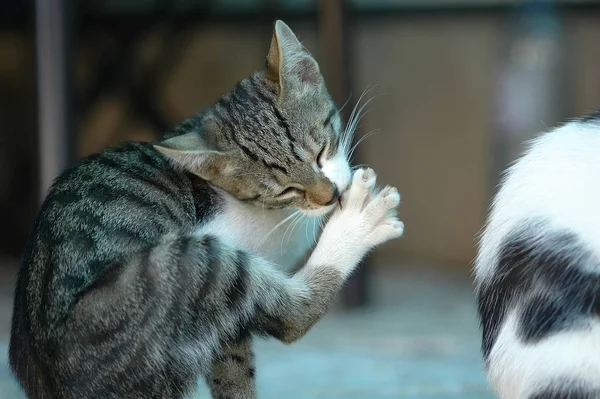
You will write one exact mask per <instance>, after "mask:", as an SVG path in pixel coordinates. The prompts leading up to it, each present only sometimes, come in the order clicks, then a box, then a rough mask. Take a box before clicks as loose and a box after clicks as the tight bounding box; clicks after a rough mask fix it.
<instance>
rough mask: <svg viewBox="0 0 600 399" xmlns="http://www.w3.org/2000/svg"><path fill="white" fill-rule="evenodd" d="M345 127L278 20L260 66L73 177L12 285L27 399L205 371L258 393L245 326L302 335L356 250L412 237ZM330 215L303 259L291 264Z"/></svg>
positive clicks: (73, 396)
mask: <svg viewBox="0 0 600 399" xmlns="http://www.w3.org/2000/svg"><path fill="white" fill-rule="evenodd" d="M350 130H351V129H350ZM351 133H352V132H351V131H349V130H348V129H344V128H343V126H342V122H341V120H340V117H339V112H338V109H337V108H336V106H335V105H334V103H333V102H332V100H331V97H330V95H329V94H328V92H327V89H326V87H325V84H324V81H323V78H322V76H321V74H320V72H319V67H318V65H317V63H316V62H315V60H314V59H313V58H312V57H311V55H310V54H309V53H308V52H307V51H306V50H305V49H304V47H303V46H302V45H301V44H300V42H299V41H298V39H297V38H296V37H295V35H294V34H293V32H292V31H291V30H290V28H289V27H288V26H287V25H285V24H284V23H283V22H281V21H277V22H276V24H275V33H274V36H273V40H272V43H271V48H270V50H269V53H268V56H267V61H266V66H265V69H264V70H262V71H259V72H257V73H255V74H253V75H251V76H250V77H249V78H246V79H244V80H242V81H241V82H239V83H238V84H237V85H236V86H235V88H234V89H233V90H232V91H231V92H230V93H228V94H226V95H225V96H224V97H222V98H221V99H220V100H219V101H218V102H217V103H216V104H214V105H213V106H211V107H209V108H208V109H206V110H204V111H203V112H201V113H200V114H198V115H196V116H193V117H191V118H190V119H188V120H186V121H185V122H183V123H182V124H181V125H180V126H178V127H177V128H175V129H174V130H173V131H172V132H170V133H168V134H166V135H165V136H164V137H163V139H161V140H160V141H158V142H156V143H125V144H122V145H120V146H117V147H115V148H111V149H107V150H105V151H104V152H102V153H99V154H95V155H92V156H90V157H89V158H87V159H85V160H83V161H82V162H80V163H79V164H78V165H76V166H74V167H72V168H70V169H69V170H67V171H65V172H64V173H63V174H62V175H61V176H60V177H58V179H57V180H56V181H55V183H54V184H53V186H52V188H51V190H50V192H49V194H48V196H47V198H46V200H45V201H44V203H43V205H42V209H41V211H40V214H39V216H38V218H37V221H36V223H35V227H34V230H33V233H32V235H31V239H30V241H29V243H28V246H27V248H26V252H25V255H24V258H23V261H22V265H21V269H20V272H19V276H18V283H17V288H16V293H15V302H14V313H13V320H12V334H11V340H10V355H9V356H10V365H11V368H12V370H13V372H14V374H15V375H16V377H17V379H18V381H19V382H20V384H21V385H22V387H23V388H24V390H25V392H26V393H27V395H28V396H29V397H30V398H36V399H49V398H61V399H87V398H105V399H109V398H132V399H134V398H140V399H141V398H144V399H148V398H183V397H187V396H188V395H190V394H191V393H193V391H194V389H195V388H196V386H197V382H198V379H199V378H200V377H201V376H204V377H205V379H206V381H207V384H208V386H209V388H210V390H211V392H212V395H213V397H215V398H220V399H225V398H229V399H240V398H255V397H256V389H255V368H254V360H253V354H252V349H251V339H252V336H253V335H263V336H271V337H275V338H276V339H278V340H281V341H283V342H285V343H291V342H293V341H295V340H297V339H299V338H301V337H302V336H303V335H304V334H305V333H306V332H307V330H308V329H309V328H310V327H311V326H312V325H313V324H314V323H315V322H317V321H318V320H319V318H321V317H322V316H323V314H324V313H325V312H326V310H327V308H328V306H329V305H330V304H331V303H332V301H333V300H334V298H335V296H336V294H337V293H338V291H339V290H340V288H341V286H342V284H343V283H344V281H345V280H346V278H347V277H348V276H349V275H350V274H351V273H352V271H353V270H354V268H355V267H356V266H357V265H358V263H359V261H360V260H361V258H362V257H363V256H364V255H365V254H366V253H367V252H368V251H370V250H371V249H372V248H373V247H375V246H377V245H379V244H382V243H384V242H386V241H388V240H391V239H393V238H397V237H399V236H400V235H401V234H402V231H403V224H402V223H401V222H400V221H399V220H398V219H397V218H396V213H395V209H396V207H397V205H398V203H399V200H400V196H399V194H398V192H397V190H396V189H395V188H392V187H385V188H383V189H381V190H379V189H376V188H375V174H374V172H373V171H372V170H371V169H357V170H355V171H354V172H352V170H351V168H350V167H349V164H348V161H347V154H348V147H349V141H350V135H351ZM325 215H330V217H329V219H328V220H327V222H326V225H325V227H324V228H323V231H322V233H321V235H320V237H319V240H318V243H317V245H316V247H315V248H314V250H313V252H312V254H311V256H310V258H309V260H308V261H307V263H306V264H305V265H304V266H303V267H302V268H300V269H299V270H298V271H296V272H295V273H292V272H291V271H286V269H288V268H289V267H291V266H293V265H294V264H295V263H296V262H299V261H300V260H301V258H302V256H303V254H304V253H305V252H306V251H307V250H308V249H309V247H310V245H311V243H312V240H313V239H314V238H315V237H316V236H315V234H316V230H315V229H314V228H312V226H313V225H318V224H319V223H320V222H321V218H323V217H324V216H325ZM294 217H298V218H300V217H302V223H303V225H302V227H301V228H299V229H296V230H294V231H295V232H292V233H289V234H286V232H284V234H281V230H278V228H279V227H280V226H281V225H284V223H285V222H286V221H288V220H290V219H293V218H294ZM309 228H310V229H311V231H310V234H309ZM286 235H287V237H286Z"/></svg>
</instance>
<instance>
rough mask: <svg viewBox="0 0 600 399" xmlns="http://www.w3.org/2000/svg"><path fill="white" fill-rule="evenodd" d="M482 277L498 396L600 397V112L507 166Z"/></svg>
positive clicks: (486, 340)
mask: <svg viewBox="0 0 600 399" xmlns="http://www.w3.org/2000/svg"><path fill="white" fill-rule="evenodd" d="M475 274H476V293H477V301H478V310H479V316H480V320H481V326H482V328H483V345H482V348H483V354H484V358H485V367H486V371H487V374H488V379H489V381H490V383H491V385H492V387H493V388H494V390H495V391H496V392H497V394H498V395H499V397H500V398H502V399H559V398H560V399H591V398H600V113H596V114H593V115H590V116H588V117H585V118H581V119H577V120H573V121H571V122H569V123H567V124H565V125H564V126H561V127H558V128H557V129H554V130H552V131H550V132H548V133H545V134H543V135H541V136H540V137H538V138H537V139H536V140H534V141H533V143H532V145H531V148H530V149H529V150H528V151H527V152H526V154H525V155H524V156H523V157H522V158H521V159H519V160H518V162H516V163H515V164H514V165H513V166H512V167H510V168H509V169H508V171H507V174H506V177H505V180H504V182H503V184H502V186H501V188H500V191H499V192H498V194H497V196H496V198H495V200H494V201H493V205H492V209H491V213H490V215H489V219H488V221H487V225H486V227H485V230H484V233H483V236H482V239H481V243H480V248H479V253H478V256H477V258H476V262H475Z"/></svg>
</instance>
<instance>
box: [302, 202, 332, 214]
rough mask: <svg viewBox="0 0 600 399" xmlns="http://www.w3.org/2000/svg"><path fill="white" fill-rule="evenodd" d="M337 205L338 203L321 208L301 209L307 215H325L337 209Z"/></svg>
mask: <svg viewBox="0 0 600 399" xmlns="http://www.w3.org/2000/svg"><path fill="white" fill-rule="evenodd" d="M336 206H337V203H336V204H333V205H328V206H324V207H322V208H319V209H301V210H300V212H302V213H303V214H305V215H306V216H311V217H323V216H327V215H329V214H330V213H331V212H332V211H333V210H334V209H335V207H336Z"/></svg>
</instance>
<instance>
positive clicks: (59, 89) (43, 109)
mask: <svg viewBox="0 0 600 399" xmlns="http://www.w3.org/2000/svg"><path fill="white" fill-rule="evenodd" d="M68 3H69V0H36V2H35V6H36V16H35V22H36V63H37V85H38V126H39V132H38V134H39V136H38V138H39V140H38V146H39V147H38V151H39V165H38V166H39V173H40V180H39V182H40V186H39V190H40V192H39V195H40V196H41V200H43V198H44V197H45V196H46V193H47V190H48V188H49V187H50V185H51V184H52V181H53V180H54V178H55V177H56V176H57V175H58V174H59V173H60V172H62V170H63V169H64V168H65V167H66V166H67V164H68V163H69V161H70V148H71V143H70V142H69V139H70V138H71V137H69V112H68V101H69V98H68V92H69V88H70V85H69V81H68V79H69V76H68V75H69V74H68V71H69V52H68V50H69V49H68V46H67V43H68V32H69V20H68V17H67V15H68V12H67V11H68Z"/></svg>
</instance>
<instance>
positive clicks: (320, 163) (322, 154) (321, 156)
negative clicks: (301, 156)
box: [317, 145, 327, 168]
mask: <svg viewBox="0 0 600 399" xmlns="http://www.w3.org/2000/svg"><path fill="white" fill-rule="evenodd" d="M326 149H327V146H326V145H324V146H323V148H322V149H321V151H320V152H319V155H317V165H318V166H319V168H323V162H324V161H325V150H326Z"/></svg>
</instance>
